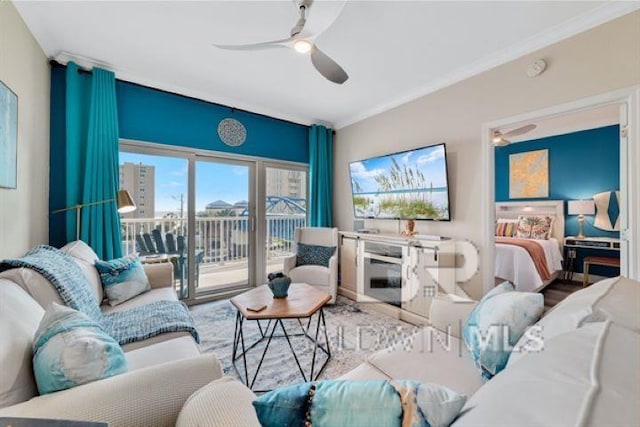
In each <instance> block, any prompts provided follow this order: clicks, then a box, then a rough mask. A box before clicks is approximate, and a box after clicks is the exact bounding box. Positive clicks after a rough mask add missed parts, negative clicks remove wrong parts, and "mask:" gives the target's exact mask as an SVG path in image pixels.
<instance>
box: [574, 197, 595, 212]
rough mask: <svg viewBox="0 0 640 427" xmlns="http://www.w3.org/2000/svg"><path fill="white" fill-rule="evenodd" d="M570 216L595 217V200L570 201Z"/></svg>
mask: <svg viewBox="0 0 640 427" xmlns="http://www.w3.org/2000/svg"><path fill="white" fill-rule="evenodd" d="M568 205H569V206H568V208H569V209H568V211H569V212H568V214H569V215H595V213H596V204H595V203H594V202H593V200H569V203H568Z"/></svg>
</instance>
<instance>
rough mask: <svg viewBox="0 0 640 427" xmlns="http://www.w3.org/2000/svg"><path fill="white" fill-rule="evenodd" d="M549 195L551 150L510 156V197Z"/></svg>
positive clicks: (523, 197) (521, 197) (527, 197)
mask: <svg viewBox="0 0 640 427" xmlns="http://www.w3.org/2000/svg"><path fill="white" fill-rule="evenodd" d="M538 197H549V150H536V151H528V152H526V153H518V154H511V155H510V156H509V198H510V199H529V198H538Z"/></svg>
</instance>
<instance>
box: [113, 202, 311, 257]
mask: <svg viewBox="0 0 640 427" xmlns="http://www.w3.org/2000/svg"><path fill="white" fill-rule="evenodd" d="M121 223H122V249H123V252H124V254H126V255H128V254H131V253H137V252H139V251H140V248H139V247H138V246H137V244H136V236H138V235H144V234H145V233H148V234H150V235H151V233H152V231H153V230H159V231H160V234H161V235H162V236H163V240H165V238H166V235H167V234H168V233H171V234H173V236H174V237H176V238H177V237H178V236H184V237H185V240H186V236H187V220H186V218H136V219H122V220H121ZM305 224H306V216H305V215H304V214H302V215H268V216H267V224H266V226H267V227H266V236H267V238H266V239H265V247H266V251H267V261H270V260H272V259H276V258H279V257H282V256H286V255H288V254H290V253H292V246H293V239H294V230H295V229H296V228H299V227H304V226H305ZM250 231H251V221H250V219H249V218H248V217H243V216H233V217H196V230H195V233H196V251H202V252H203V259H202V263H203V264H205V265H206V264H210V265H212V266H213V265H215V264H217V265H224V264H225V263H228V262H233V261H243V260H246V259H247V258H248V256H249V234H250Z"/></svg>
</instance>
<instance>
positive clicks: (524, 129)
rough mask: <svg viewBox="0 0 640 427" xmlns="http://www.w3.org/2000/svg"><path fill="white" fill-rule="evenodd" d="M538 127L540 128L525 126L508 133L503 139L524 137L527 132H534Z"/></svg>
mask: <svg viewBox="0 0 640 427" xmlns="http://www.w3.org/2000/svg"><path fill="white" fill-rule="evenodd" d="M537 127H538V126H536V125H525V126H522V127H519V128H517V129H514V130H511V131H509V132H507V133H503V134H502V137H503V138H510V137H512V136H518V135H522V134H525V133H527V132H531V131H532V130H534V129H535V128H537Z"/></svg>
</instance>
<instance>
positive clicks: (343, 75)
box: [311, 44, 349, 85]
mask: <svg viewBox="0 0 640 427" xmlns="http://www.w3.org/2000/svg"><path fill="white" fill-rule="evenodd" d="M311 63H312V64H313V66H314V67H316V70H318V72H319V73H320V74H322V75H323V76H324V78H326V79H327V80H329V81H331V82H333V83H337V84H339V85H341V84H342V83H344V82H346V81H347V79H348V78H349V75H348V74H347V72H346V71H344V69H342V67H341V66H340V65H338V63H337V62H336V61H334V60H333V59H331V58H329V56H327V55H326V54H325V53H324V52H322V51H321V50H320V49H318V46H316V45H315V44H314V45H313V47H312V48H311Z"/></svg>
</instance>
